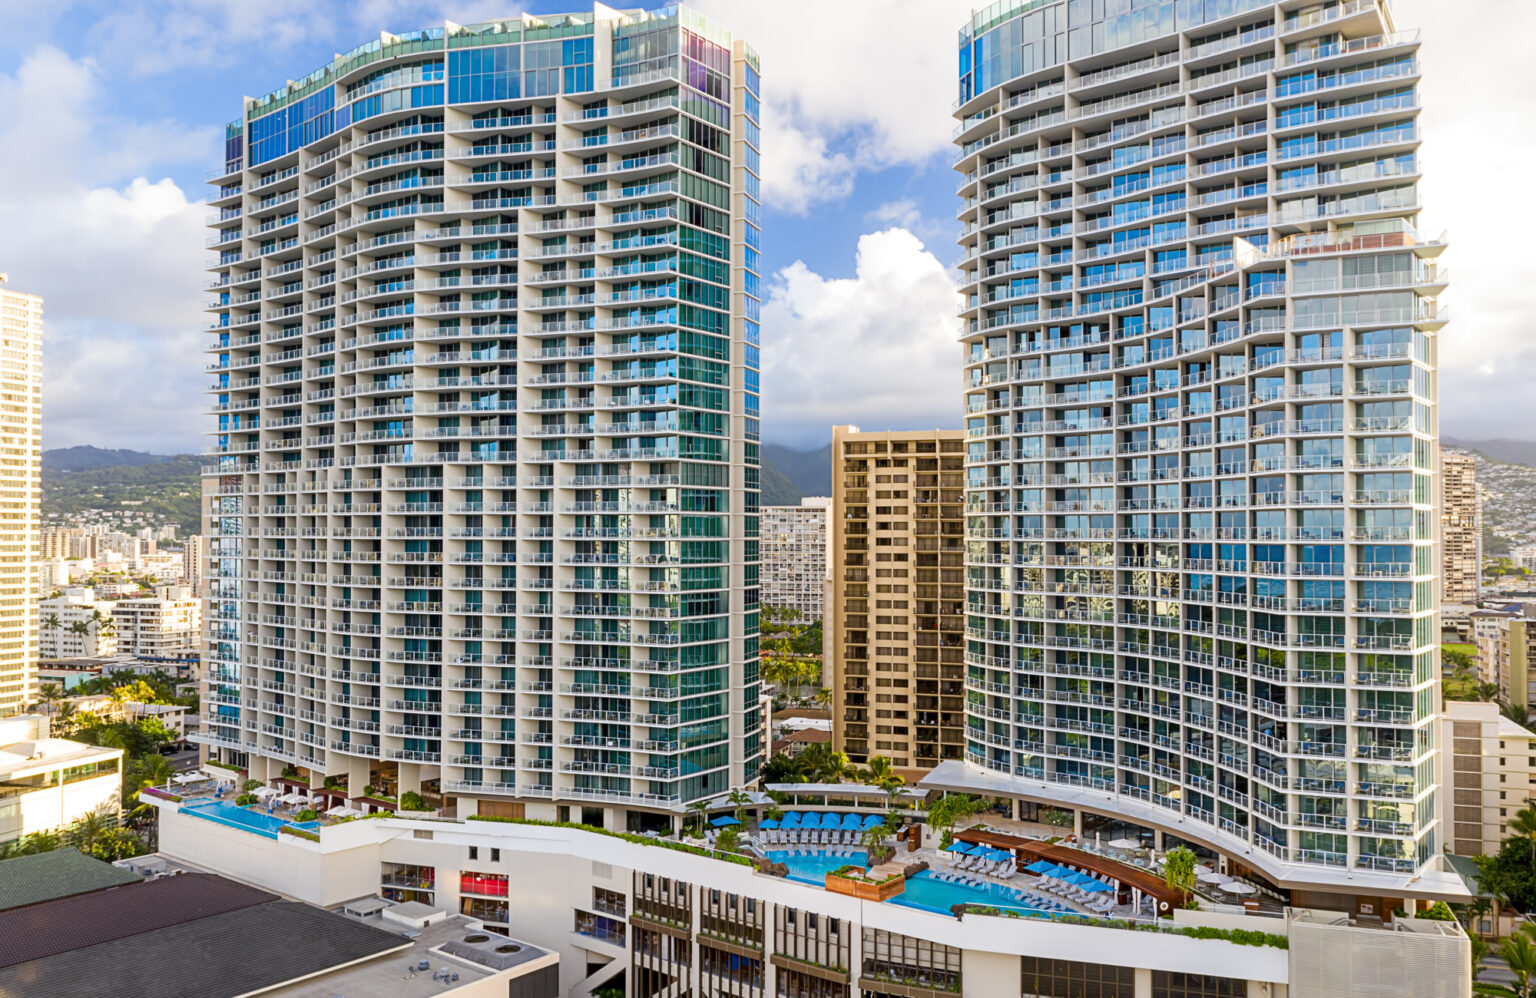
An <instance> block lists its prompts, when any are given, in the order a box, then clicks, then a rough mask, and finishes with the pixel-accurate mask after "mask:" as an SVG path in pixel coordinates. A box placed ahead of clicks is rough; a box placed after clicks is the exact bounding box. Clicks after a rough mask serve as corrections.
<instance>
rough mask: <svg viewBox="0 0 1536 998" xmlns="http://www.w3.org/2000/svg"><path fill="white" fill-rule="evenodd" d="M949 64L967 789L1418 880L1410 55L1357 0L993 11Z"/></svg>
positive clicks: (1424, 519) (1298, 873) (1429, 646)
mask: <svg viewBox="0 0 1536 998" xmlns="http://www.w3.org/2000/svg"><path fill="white" fill-rule="evenodd" d="M959 69H960V73H961V81H960V90H959V103H958V104H957V112H956V116H957V118H958V119H959V122H960V123H959V127H958V129H957V140H956V141H957V144H958V145H959V147H960V159H959V161H958V164H957V169H958V170H959V172H960V173H961V174H962V176H963V186H962V192H961V194H962V198H963V206H962V210H961V213H960V219H961V221H962V223H963V226H964V234H963V237H962V244H963V246H964V251H965V257H964V259H963V261H962V264H961V267H962V270H963V272H964V281H965V289H964V290H965V296H966V303H965V310H964V337H963V338H964V351H965V389H964V393H965V394H964V398H965V420H966V435H967V441H968V443H967V448H968V450H967V460H966V468H967V475H968V480H967V510H966V512H967V532H966V536H967V554H966V571H967V580H968V583H967V584H968V593H969V602H968V606H967V611H968V614H969V616H968V619H967V630H966V634H967V651H966V667H967V689H968V696H969V708H968V715H967V716H968V729H967V745H966V758H967V761H968V763H969V764H970V765H973V766H976V767H981V768H983V769H985V770H987V771H989V773H990V774H991V775H990V778H993V779H995V777H996V776H997V775H999V774H1005V775H1006V776H1007V777H1009V778H1010V782H1009V783H1008V785H1009V786H1013V787H1016V788H1017V791H1018V793H1019V794H1021V795H1027V796H1031V797H1034V798H1036V799H1040V800H1046V801H1061V802H1064V803H1069V804H1075V805H1079V806H1085V807H1089V808H1092V809H1095V810H1100V811H1105V812H1109V813H1120V814H1124V815H1126V816H1127V817H1130V818H1132V819H1138V820H1143V821H1146V822H1148V823H1150V824H1153V825H1156V826H1158V827H1162V828H1168V829H1175V830H1177V832H1178V834H1179V835H1183V836H1186V837H1188V838H1192V839H1196V840H1199V841H1203V842H1206V843H1208V844H1210V845H1213V846H1216V847H1218V848H1220V849H1222V850H1224V851H1226V852H1228V853H1229V854H1231V855H1234V856H1238V857H1246V858H1247V861H1248V862H1250V863H1252V864H1253V865H1255V866H1257V867H1258V868H1260V869H1263V870H1266V871H1268V872H1270V873H1271V875H1274V876H1277V877H1281V876H1284V877H1288V878H1294V879H1303V880H1305V879H1321V880H1328V879H1329V878H1337V877H1341V876H1342V873H1343V871H1344V870H1346V869H1347V870H1350V871H1362V870H1364V871H1372V872H1374V873H1378V874H1385V875H1388V876H1396V877H1398V878H1400V879H1403V878H1406V877H1407V876H1411V875H1413V874H1414V873H1415V872H1416V871H1418V870H1420V869H1421V868H1422V867H1423V866H1424V865H1425V864H1426V863H1427V862H1429V861H1430V859H1431V858H1432V857H1434V856H1436V855H1437V854H1438V853H1439V852H1440V839H1441V836H1440V834H1439V830H1438V811H1437V808H1438V804H1437V799H1436V797H1437V787H1436V776H1435V766H1436V746H1435V745H1434V742H1433V738H1434V729H1433V725H1432V718H1433V715H1434V712H1435V711H1436V710H1437V709H1438V704H1439V689H1438V681H1439V668H1438V657H1437V653H1436V649H1437V647H1438V628H1437V626H1436V613H1437V605H1436V599H1437V596H1436V584H1435V578H1434V576H1435V572H1436V570H1437V567H1436V566H1437V562H1436V557H1435V525H1436V519H1437V518H1436V516H1435V509H1436V482H1435V481H1434V479H1433V478H1432V471H1433V468H1434V466H1435V460H1436V454H1437V447H1438V441H1437V426H1436V405H1435V403H1436V388H1435V381H1436V373H1435V357H1436V352H1437V350H1438V339H1439V333H1440V330H1441V329H1442V327H1443V325H1444V323H1445V310H1444V308H1443V307H1442V306H1440V305H1439V304H1437V300H1436V299H1437V297H1438V295H1439V294H1440V293H1441V292H1442V291H1443V290H1444V288H1445V275H1444V274H1443V272H1442V271H1441V269H1440V268H1439V267H1438V266H1437V264H1436V258H1437V257H1438V255H1439V253H1440V252H1441V250H1442V249H1443V248H1444V247H1443V243H1442V242H1441V241H1440V240H1438V239H1433V238H1426V237H1425V236H1423V235H1421V234H1419V233H1418V232H1417V231H1416V229H1415V223H1416V220H1417V215H1418V211H1419V199H1418V194H1417V187H1416V181H1417V180H1418V177H1419V162H1418V148H1419V139H1420V132H1419V126H1418V124H1417V117H1418V110H1419V103H1418V98H1417V95H1416V88H1417V85H1418V81H1419V62H1418V39H1417V36H1416V35H1414V34H1408V33H1400V32H1395V31H1394V29H1393V26H1392V22H1391V19H1390V16H1389V14H1388V12H1387V11H1386V9H1385V8H1384V7H1383V6H1380V5H1378V4H1375V3H1370V2H1359V0H1356V2H1350V3H1325V4H1310V5H1301V4H1294V3H1282V4H1273V3H1254V2H1243V0H1203V2H1202V0H1179V2H1172V0H1168V2H1161V3H1159V2H1135V0H1070V2H1056V3H1040V2H1030V3H1008V4H999V5H996V6H995V7H994V8H990V9H989V10H987V11H984V12H982V13H981V14H979V15H977V17H976V18H975V20H974V21H973V22H972V24H971V25H970V26H969V27H968V28H967V30H966V31H964V32H962V35H961V48H960V59H959ZM988 785H989V786H993V785H996V784H995V783H989V784H988ZM1330 868H1335V869H1337V870H1338V871H1339V872H1338V873H1330V872H1329V869H1330Z"/></svg>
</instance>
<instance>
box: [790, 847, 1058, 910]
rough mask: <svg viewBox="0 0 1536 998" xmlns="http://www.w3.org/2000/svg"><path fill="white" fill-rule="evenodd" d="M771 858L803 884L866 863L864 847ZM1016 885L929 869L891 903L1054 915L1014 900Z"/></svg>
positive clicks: (819, 882)
mask: <svg viewBox="0 0 1536 998" xmlns="http://www.w3.org/2000/svg"><path fill="white" fill-rule="evenodd" d="M767 855H768V858H769V859H771V860H772V861H773V862H775V863H783V864H784V865H785V866H787V867H789V879H790V880H798V881H799V882H800V883H802V884H814V885H815V886H817V887H821V886H822V885H823V884H825V883H826V876H827V874H828V873H831V872H832V871H833V870H835V869H837V868H838V867H840V866H846V865H847V864H849V863H856V864H859V865H863V863H864V862H865V856H866V853H865V852H864V851H863V850H862V849H858V850H854V851H853V855H852V856H851V857H850V856H833V855H829V854H826V853H812V854H811V855H809V856H806V855H799V856H791V855H790V854H789V852H788V851H787V850H784V849H773V850H769V851H768V854H767ZM1014 890H1015V889H1014V888H1012V887H1005V886H1003V885H1001V884H989V885H987V887H985V888H980V887H967V886H965V885H963V884H950V883H945V882H944V881H942V880H935V879H934V877H933V874H932V873H931V872H929V871H927V870H924V871H923V872H922V873H919V874H917V875H916V876H913V877H908V878H907V883H906V889H905V890H904V891H903V892H902V893H901V894H898V895H897V896H896V897H893V898H891V900H890V902H889V903H890V904H899V905H902V906H904V907H907V908H917V909H919V910H921V911H932V912H937V913H938V914H940V915H948V914H950V909H951V908H953V907H954V906H955V905H957V904H985V905H991V906H992V907H994V908H1007V909H1009V910H1010V911H1017V912H1021V913H1023V914H1028V915H1042V916H1045V917H1047V918H1049V917H1052V913H1051V912H1048V911H1041V910H1040V909H1039V908H1034V907H1031V906H1030V905H1027V904H1024V903H1023V902H1021V901H1017V900H1015V899H1014V896H1013V892H1014Z"/></svg>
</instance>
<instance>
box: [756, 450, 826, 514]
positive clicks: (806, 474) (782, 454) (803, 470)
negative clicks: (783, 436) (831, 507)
mask: <svg viewBox="0 0 1536 998" xmlns="http://www.w3.org/2000/svg"><path fill="white" fill-rule="evenodd" d="M763 463H764V464H765V465H770V464H771V465H772V466H773V467H774V468H775V469H777V471H778V472H779V473H780V474H781V475H783V476H784V477H785V478H787V479H789V481H790V482H791V483H792V484H793V485H794V487H795V488H796V489H798V490H799V491H800V494H801V495H804V496H826V495H831V494H832V445H831V444H827V445H826V446H825V447H822V448H820V449H818V450H793V449H791V448H789V447H785V446H782V445H781V444H763ZM766 480H767V476H766V475H765V476H764V481H765V483H766ZM764 487H765V489H766V484H765V486H764ZM763 501H764V502H767V501H768V500H767V499H766V498H765V499H764V500H763ZM790 501H791V502H799V501H800V500H799V499H798V498H796V499H793V500H790Z"/></svg>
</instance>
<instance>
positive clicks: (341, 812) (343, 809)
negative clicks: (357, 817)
mask: <svg viewBox="0 0 1536 998" xmlns="http://www.w3.org/2000/svg"><path fill="white" fill-rule="evenodd" d="M325 813H326V814H329V815H331V816H333V817H337V818H344V817H346V816H347V815H349V814H351V813H352V809H351V808H350V807H347V805H345V804H337V805H336V806H335V807H333V808H331V809H329V810H328V811H326V812H325Z"/></svg>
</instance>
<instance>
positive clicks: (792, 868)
mask: <svg viewBox="0 0 1536 998" xmlns="http://www.w3.org/2000/svg"><path fill="white" fill-rule="evenodd" d="M851 852H852V855H850V856H833V855H830V854H828V853H813V854H811V855H809V856H805V855H800V856H791V855H790V854H789V850H787V849H770V850H768V858H769V859H771V860H773V861H774V862H775V863H783V864H784V865H785V866H787V867H789V879H790V880H798V881H800V882H801V883H802V884H815V885H816V886H817V887H820V886H822V885H823V884H825V883H826V878H827V874H828V873H831V872H832V871H833V870H835V869H837V868H838V867H840V866H847V865H848V864H849V863H856V864H858V865H859V866H863V865H864V863H865V862H866V861H867V859H868V853H866V852H865V851H864V850H863V849H854V850H851Z"/></svg>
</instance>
